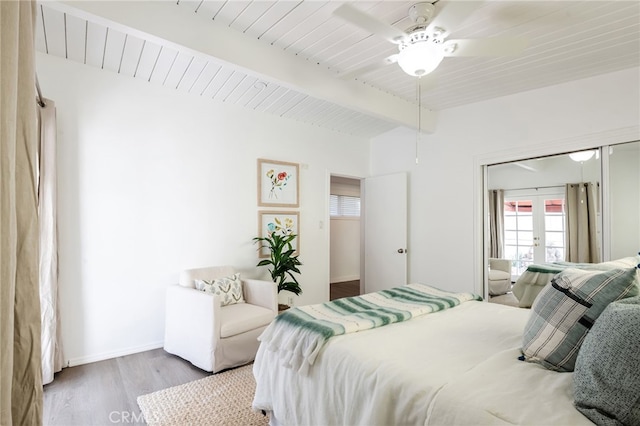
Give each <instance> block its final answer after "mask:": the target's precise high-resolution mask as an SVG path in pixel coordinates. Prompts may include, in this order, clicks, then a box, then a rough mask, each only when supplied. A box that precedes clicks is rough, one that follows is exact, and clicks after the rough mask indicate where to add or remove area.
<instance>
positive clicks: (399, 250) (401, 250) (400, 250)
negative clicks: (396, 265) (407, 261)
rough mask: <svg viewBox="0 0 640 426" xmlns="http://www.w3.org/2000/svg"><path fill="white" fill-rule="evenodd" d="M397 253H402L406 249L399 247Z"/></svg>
mask: <svg viewBox="0 0 640 426" xmlns="http://www.w3.org/2000/svg"><path fill="white" fill-rule="evenodd" d="M398 253H400V254H402V253H406V250H405V249H401V248H399V249H398Z"/></svg>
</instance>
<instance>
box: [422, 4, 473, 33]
mask: <svg viewBox="0 0 640 426" xmlns="http://www.w3.org/2000/svg"><path fill="white" fill-rule="evenodd" d="M482 3H483V2H482V1H480V0H478V1H447V2H444V1H442V2H438V3H435V5H436V8H439V7H442V9H441V10H439V11H436V16H435V18H433V20H432V21H431V23H430V24H429V25H428V26H427V31H429V32H432V31H433V29H434V28H436V27H438V28H441V29H443V30H444V34H442V36H443V37H446V36H448V35H449V34H450V33H451V32H452V31H453V30H455V29H456V28H458V26H459V25H460V24H462V22H464V21H465V20H466V19H467V18H468V17H469V16H470V15H471V14H472V13H473V12H475V11H476V10H478V9H479V8H480V6H482Z"/></svg>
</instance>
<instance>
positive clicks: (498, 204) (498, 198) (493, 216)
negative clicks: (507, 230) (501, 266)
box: [489, 189, 504, 259]
mask: <svg viewBox="0 0 640 426" xmlns="http://www.w3.org/2000/svg"><path fill="white" fill-rule="evenodd" d="M489 244H490V248H489V257H495V258H498V259H501V258H502V255H503V249H502V247H503V245H504V191H503V190H502V189H493V190H491V191H489Z"/></svg>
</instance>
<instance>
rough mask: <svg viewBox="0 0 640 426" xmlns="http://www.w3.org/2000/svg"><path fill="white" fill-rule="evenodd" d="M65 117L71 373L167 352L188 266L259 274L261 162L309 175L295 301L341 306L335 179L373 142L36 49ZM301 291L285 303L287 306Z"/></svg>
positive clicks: (45, 81)
mask: <svg viewBox="0 0 640 426" xmlns="http://www.w3.org/2000/svg"><path fill="white" fill-rule="evenodd" d="M37 69H38V77H39V79H40V84H41V87H42V91H43V94H44V95H45V97H48V98H50V99H53V100H54V101H55V102H56V105H57V115H58V144H59V146H58V167H59V179H58V184H59V189H58V190H59V198H58V199H59V203H58V215H59V242H60V254H59V259H60V263H59V271H60V317H61V322H62V345H63V351H64V356H65V360H67V361H69V362H70V363H71V365H73V364H79V363H84V362H91V361H95V360H99V359H105V358H109V357H113V356H118V355H122V354H127V353H132V352H136V351H140V350H145V349H148V348H153V347H159V346H161V345H162V341H163V333H164V297H165V288H166V287H167V286H169V285H171V284H173V283H176V282H177V280H178V274H179V272H180V271H181V270H182V269H185V268H193V267H200V266H209V265H223V264H230V265H234V266H235V267H236V268H238V269H239V270H240V271H241V272H242V273H243V274H244V275H245V276H250V277H258V276H260V277H262V278H267V279H268V274H267V272H266V270H261V271H258V270H257V268H255V264H256V263H257V262H258V258H257V255H256V246H254V245H253V244H252V241H251V239H252V237H254V236H256V235H257V232H258V230H257V228H258V217H257V212H258V207H257V185H256V159H257V158H268V159H275V160H282V161H290V162H297V163H300V164H301V167H300V185H301V187H300V209H299V211H300V243H301V260H302V262H303V266H302V268H301V270H302V275H301V277H300V283H301V286H302V289H303V293H302V295H301V296H300V297H299V298H297V299H296V301H295V303H296V304H306V303H318V302H321V301H326V300H328V299H329V286H328V282H329V235H328V227H327V226H320V224H321V222H324V223H326V221H327V219H328V193H329V174H330V173H336V174H342V175H349V176H361V177H364V176H366V175H367V173H368V167H369V163H368V141H365V140H362V139H358V138H354V137H350V136H347V135H342V134H337V133H334V132H329V131H325V130H323V129H320V128H318V127H312V126H309V125H305V124H303V123H298V122H293V121H286V120H283V119H279V118H277V117H274V116H269V115H266V114H262V113H256V112H254V111H251V110H246V109H241V108H240V107H238V106H236V105H226V104H222V103H218V102H213V101H211V100H209V99H202V98H199V97H197V96H193V95H189V94H186V93H183V92H179V91H175V90H170V89H166V88H163V87H160V86H156V85H154V84H153V83H146V82H142V81H140V80H136V79H132V78H128V77H123V76H119V75H116V74H113V73H110V72H104V71H100V70H98V69H95V68H91V67H88V66H83V65H80V64H77V63H74V62H71V61H64V60H61V59H58V58H54V57H50V56H46V55H42V54H38V56H37ZM288 296H290V294H289V293H286V292H283V293H282V294H281V298H282V300H283V301H284V300H286V297H288Z"/></svg>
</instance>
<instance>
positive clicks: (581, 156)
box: [569, 151, 596, 163]
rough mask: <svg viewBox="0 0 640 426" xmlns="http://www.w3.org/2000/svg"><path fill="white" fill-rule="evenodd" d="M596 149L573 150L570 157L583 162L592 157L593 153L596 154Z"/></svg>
mask: <svg viewBox="0 0 640 426" xmlns="http://www.w3.org/2000/svg"><path fill="white" fill-rule="evenodd" d="M595 153H596V152H595V151H579V152H572V153H570V154H569V158H571V159H572V160H573V161H576V162H578V163H581V162H583V161H588V160H590V159H591V157H593V155H594V154H595Z"/></svg>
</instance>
